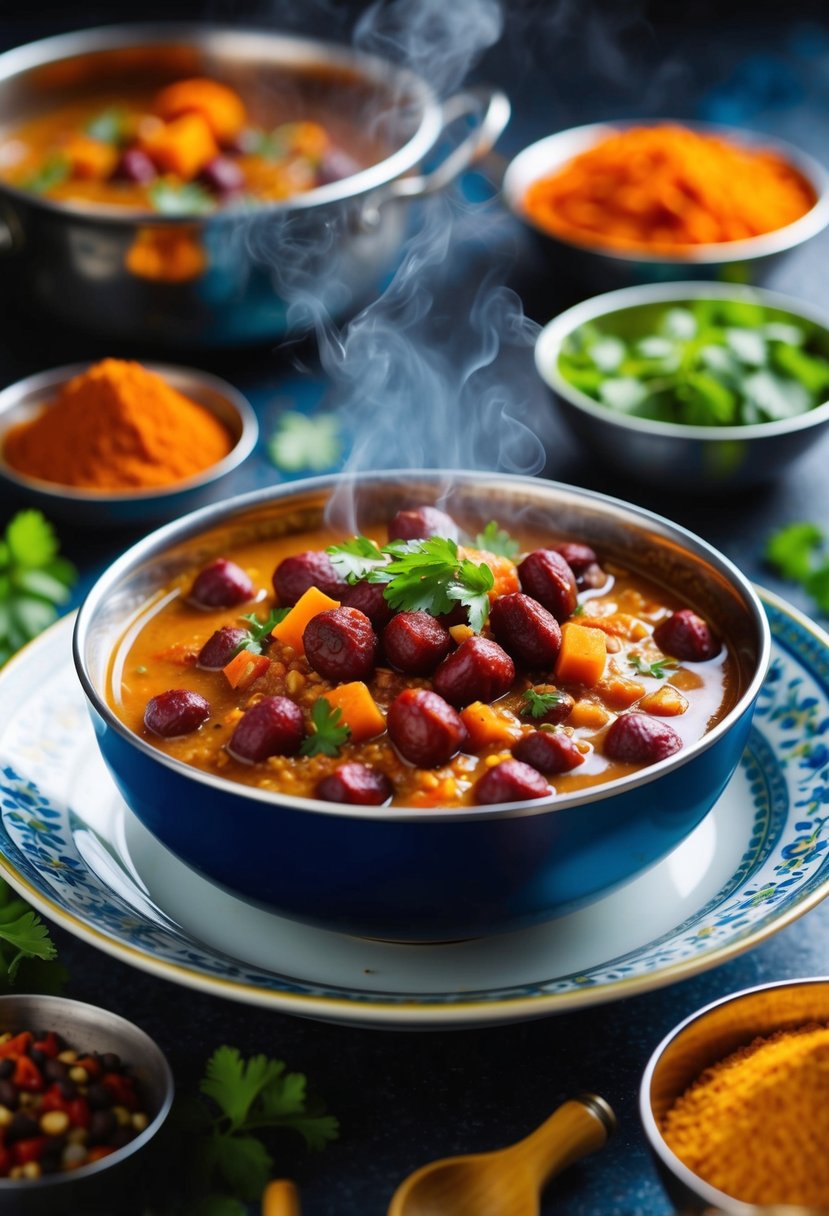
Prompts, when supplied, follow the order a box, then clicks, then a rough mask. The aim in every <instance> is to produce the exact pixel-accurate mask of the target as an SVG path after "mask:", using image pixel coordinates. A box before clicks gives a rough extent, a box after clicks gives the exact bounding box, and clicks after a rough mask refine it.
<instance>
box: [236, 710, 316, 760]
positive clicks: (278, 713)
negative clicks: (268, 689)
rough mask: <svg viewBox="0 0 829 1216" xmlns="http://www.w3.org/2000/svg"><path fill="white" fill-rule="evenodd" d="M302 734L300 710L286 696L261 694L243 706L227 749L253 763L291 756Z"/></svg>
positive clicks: (296, 748)
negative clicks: (246, 707)
mask: <svg viewBox="0 0 829 1216" xmlns="http://www.w3.org/2000/svg"><path fill="white" fill-rule="evenodd" d="M304 737H305V719H304V718H303V716H302V710H301V709H300V708H299V706H298V705H296V704H295V703H294V702H293V701H291V700H290V698H289V697H263V698H262V700H261V701H257V702H256V704H255V705H252V706H251V707H250V709H246V710H245V712H244V714H243V715H242V717H241V718H240V719H239V722H238V723H237V725H236V729H235V730H234V732H233V734H232V735H231V736H230V741H229V742H228V745H227V750H228V751H229V752H230V754H231V755H232V756H234V757H235V758H236V759H237V760H245V761H248V762H249V763H251V764H256V763H257V762H258V761H260V760H267V758H268V756H293V755H295V754H296V753H297V752H298V751H299V745H300V743H301V742H302V740H303V738H304Z"/></svg>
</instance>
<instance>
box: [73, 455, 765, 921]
mask: <svg viewBox="0 0 829 1216" xmlns="http://www.w3.org/2000/svg"><path fill="white" fill-rule="evenodd" d="M427 502H432V503H436V502H439V503H440V504H441V506H443V507H444V508H445V509H446V510H448V511H450V512H451V514H452V515H453V516H454V517H455V518H456V519H457V520H458V521H459V522H460V523H461V524H462V525H463V526H464V527H466V529H467V531H468V532H469V533H470V534H472V535H474V534H475V533H476V532H477V531H479V530H480V529H481V527H482V526H483V525H484V524H485V523H486V522H487V521H488V520H490V519H497V520H498V521H499V522H500V523H501V524H503V525H504V526H507V527H509V526H510V524H511V523H512V524H513V525H516V524H518V523H520V526H522V527H523V528H526V530H527V531H528V532H530V533H536V532H538V531H543V530H544V529H547V530H550V529H551V528H553V529H554V530H555V532H556V533H557V534H558V535H562V534H564V535H572V536H573V537H578V538H580V539H582V540H585V541H586V542H587V543H589V544H591V545H593V546H594V547H596V548H598V550H599V551H600V552H602V553H605V554H606V553H609V552H613V553H614V554H615V556H616V558H617V559H618V561H620V562H621V563H623V564H625V565H627V566H630V567H632V568H634V569H636V570H639V571H641V572H642V573H643V574H646V575H647V576H649V577H651V578H653V579H655V580H657V581H659V582H662V583H663V584H665V585H669V586H671V587H672V588H673V589H674V590H675V591H676V592H677V593H678V594H679V595H680V597H681V598H683V599H684V600H686V601H688V602H689V603H691V604H692V605H693V606H694V607H695V608H696V609H697V610H698V611H699V612H700V613H701V615H703V616H705V617H706V618H707V619H708V620H710V621H711V622H712V623H713V625H714V627H715V629H716V630H717V631H718V633H719V634H720V636H724V637H727V638H729V639H730V640H731V644H732V647H733V649H734V652H735V655H736V658H737V662H738V666H739V669H740V677H739V679H740V690H741V691H740V696H739V698H738V700H737V703H736V704H735V705H734V707H733V708H732V709H731V710H730V712H729V713H728V714H727V715H726V716H725V717H724V718H723V720H722V721H721V722H719V723H718V724H717V725H716V726H715V727H714V728H713V729H712V730H711V731H710V732H709V733H708V734H707V735H706V736H705V737H704V738H703V739H702V740H700V741H699V742H698V743H696V744H695V745H693V746H692V747H689V748H687V749H684V750H683V751H681V752H679V753H678V754H676V755H674V756H672V757H670V758H669V759H668V760H665V761H662V762H660V763H659V764H656V765H653V766H652V767H650V768H648V769H646V770H644V771H642V772H640V773H638V774H634V775H633V776H630V777H625V778H622V779H618V780H616V781H612V782H608V783H607V784H605V785H602V786H599V787H596V788H595V789H593V790H588V791H581V792H579V793H576V794H572V795H568V796H563V797H556V798H553V799H550V800H549V801H537V802H533V803H531V804H529V803H526V802H523V803H510V804H503V805H496V806H486V807H483V806H482V807H464V808H461V809H454V810H442V809H440V808H435V809H422V808H417V809H409V808H406V807H381V808H376V807H354V806H344V805H338V804H333V803H330V802H320V801H316V800H312V799H304V798H296V797H289V796H287V795H286V796H280V795H277V794H274V793H272V792H266V791H262V790H255V789H252V788H249V787H247V786H240V785H238V784H234V783H233V782H230V781H227V780H224V779H222V778H216V777H214V776H212V775H210V774H207V773H204V772H200V771H199V770H198V769H195V768H190V767H188V766H186V765H184V764H182V763H180V762H179V761H177V760H173V759H171V758H170V757H168V756H166V755H164V754H163V753H161V752H159V751H157V750H156V749H155V748H153V747H152V746H150V745H149V744H148V743H147V742H145V741H144V740H143V739H141V738H139V737H138V736H137V735H135V734H133V733H132V732H131V731H129V730H128V729H127V728H126V727H125V726H124V725H123V724H122V723H121V722H120V721H119V720H118V718H117V717H116V716H115V715H114V714H113V712H112V710H111V709H110V708H109V706H108V704H107V698H106V687H107V679H108V672H109V666H110V661H111V658H112V655H113V652H114V650H115V648H116V646H117V644H118V642H119V641H120V639H121V637H122V636H123V634H124V632H125V630H126V629H127V627H128V624H129V622H130V620H131V619H132V618H133V617H134V615H135V613H136V611H137V610H138V609H139V607H140V606H141V605H143V604H144V603H146V601H147V599H148V598H149V597H150V596H151V595H152V594H154V593H155V592H156V591H157V590H159V589H160V588H161V587H163V586H165V585H166V584H167V583H168V582H169V580H170V579H171V578H173V577H175V575H176V574H177V573H179V572H181V571H182V570H184V569H191V568H192V567H193V566H194V565H199V564H202V563H204V562H206V561H208V560H210V559H211V558H212V557H216V556H219V555H221V554H223V553H227V551H228V549H229V548H232V546H233V544H234V543H239V542H240V541H241V540H243V539H245V538H250V537H252V536H253V535H254V534H255V535H257V536H260V537H261V536H267V535H271V536H276V535H285V534H290V533H298V532H302V531H305V530H306V529H308V528H314V527H319V526H320V525H321V523H322V521H323V516H324V515H326V512H327V516H326V518H327V519H328V521H329V522H330V523H331V524H332V525H333V526H334V527H337V528H341V529H342V530H343V531H344V532H347V531H353V530H354V529H355V522H354V521H355V520H356V521H359V524H360V525H362V526H366V525H367V524H368V523H370V522H372V521H376V522H378V523H379V522H381V521H383V522H385V521H387V520H388V519H389V518H390V517H391V516H392V515H393V514H394V512H395V511H397V510H398V509H399V508H400V507H402V506H411V505H413V504H419V503H427ZM769 646H770V641H769V630H768V625H767V622H766V618H765V614H764V612H763V609H762V606H761V604H760V602H759V600H758V599H757V597H756V595H755V593H754V591H753V590H752V588H751V585H750V584H749V583H748V582H747V581H746V579H745V578H744V577H743V576H742V575H741V574H740V572H739V571H738V570H737V569H735V567H734V566H732V565H731V563H730V562H728V561H727V560H726V559H725V558H724V557H722V556H721V555H720V554H718V553H717V552H716V551H715V550H714V549H712V548H711V547H710V546H708V545H707V544H705V542H703V541H701V540H698V539H697V538H696V537H694V536H692V535H691V534H690V533H688V532H685V531H684V530H683V529H681V528H679V527H677V526H675V525H674V524H671V523H669V522H668V521H667V520H665V519H662V518H660V517H659V516H656V515H653V514H650V513H649V512H646V511H642V510H639V509H637V508H634V507H630V506H628V505H626V504H625V503H622V502H619V501H617V500H615V499H611V498H606V497H604V496H602V495H598V494H592V493H589V492H587V491H584V490H579V489H574V488H572V487H569V486H564V485H558V484H555V483H551V482H547V481H537V480H534V479H532V478H522V477H510V476H497V475H494V474H488V473H456V472H429V473H412V472H408V471H400V470H392V471H389V472H383V473H378V474H369V475H366V476H364V477H359V478H357V479H353V480H352V479H349V478H341V477H331V478H317V479H314V480H310V481H305V482H300V483H294V484H292V485H286V486H280V487H277V488H275V489H269V490H266V491H264V492H257V493H255V494H251V495H246V496H244V497H242V498H238V499H236V500H234V501H231V502H228V503H225V504H222V505H217V506H214V507H209V508H206V509H204V510H202V511H198V512H196V513H194V514H193V515H190V516H188V517H186V518H185V519H182V520H179V521H177V522H175V523H173V524H169V525H167V526H166V527H164V528H161V529H160V530H159V531H157V532H155V533H153V534H152V535H151V536H149V537H147V538H145V539H144V540H142V541H141V542H139V543H138V544H137V545H135V546H134V547H133V548H132V549H130V550H129V551H128V552H127V553H126V554H125V555H124V556H123V557H122V558H121V559H120V560H119V561H117V562H116V563H115V564H114V565H113V566H112V567H110V569H109V570H108V571H107V572H106V574H105V575H104V576H103V577H102V578H101V579H100V580H99V582H98V583H97V584H96V585H95V587H94V588H93V589H92V591H91V592H90V594H89V596H88V598H87V599H86V601H85V603H84V604H83V606H82V608H81V611H80V613H79V616H78V621H77V626H76V630H75V639H74V655H75V663H76V667H77V670H78V673H79V676H80V679H81V683H82V685H83V688H84V691H85V693H86V696H87V698H88V701H89V705H90V709H91V712H92V717H93V720H94V724H95V729H96V732H97V738H98V743H99V745H100V748H101V751H102V753H103V756H104V759H105V761H106V762H107V764H108V766H109V768H110V769H111V771H112V774H113V776H114V778H115V781H116V783H117V784H118V787H119V789H120V790H121V792H122V794H123V796H124V798H125V800H126V801H127V803H128V804H129V806H130V807H131V808H132V809H133V811H134V812H135V813H136V815H137V816H138V818H139V819H140V820H141V821H142V822H143V823H144V824H145V825H146V826H147V827H148V828H149V829H150V831H152V832H153V833H154V834H155V835H156V836H157V837H158V839H159V840H160V841H161V842H162V843H163V844H164V845H165V846H166V847H168V848H169V849H171V850H172V851H173V852H174V853H175V854H177V855H178V856H179V857H180V858H181V859H182V860H184V861H185V862H187V863H188V864H190V865H191V866H193V867H195V868H196V869H197V870H198V871H200V872H201V873H203V874H205V875H207V877H209V878H210V879H212V880H213V881H215V882H217V883H219V884H220V885H221V886H223V887H226V888H228V889H229V890H231V891H233V892H235V893H236V894H240V895H242V896H243V897H245V898H247V899H249V900H251V901H253V902H257V903H261V904H264V905H267V906H268V907H270V908H273V909H276V910H278V911H279V912H280V913H282V914H284V915H287V916H291V917H294V918H296V919H298V920H303V921H308V922H311V923H314V924H318V925H322V926H327V927H329V928H336V929H338V930H340V931H343V930H345V931H350V932H354V933H358V934H363V935H368V936H373V937H381V938H386V939H394V940H400V941H440V940H444V941H445V940H450V939H453V938H460V937H469V936H475V935H480V934H487V933H493V932H498V931H504V930H508V929H515V928H518V927H520V926H523V925H528V924H532V923H534V922H539V921H543V920H545V919H549V918H550V917H552V916H554V915H557V914H558V913H560V912H561V911H562V910H564V909H567V908H570V907H573V906H576V905H578V904H581V903H586V902H588V901H590V900H592V899H595V898H597V897H598V896H601V895H603V894H605V893H606V892H607V891H608V890H609V889H611V888H612V887H615V886H617V885H619V884H621V883H623V882H625V881H626V880H627V879H629V878H631V877H633V875H635V874H636V873H638V872H640V871H641V870H643V869H645V868H646V867H647V866H650V865H652V864H653V863H654V862H656V861H657V860H659V858H661V857H663V856H664V855H665V854H666V853H668V852H669V851H670V850H671V849H673V848H674V847H675V846H676V845H678V844H679V843H680V842H681V841H682V840H683V839H684V838H685V837H686V836H687V835H688V834H689V833H690V832H691V831H692V830H693V828H694V827H695V826H696V825H697V824H698V823H699V822H700V820H701V819H702V818H703V817H704V816H705V814H706V813H707V812H708V810H709V809H710V808H711V806H712V805H713V804H714V802H715V801H716V799H717V797H718V796H719V794H720V792H721V791H722V789H723V788H724V786H725V785H726V783H727V782H728V780H729V778H730V777H731V774H732V773H733V771H734V769H735V767H736V765H737V763H738V760H739V758H740V755H741V753H742V751H743V747H744V745H745V741H746V736H747V733H748V729H749V726H750V722H751V715H752V711H753V707H754V702H755V699H756V697H757V694H758V692H759V689H760V686H761V684H762V682H763V677H764V675H765V671H766V666H767V663H768V656H769Z"/></svg>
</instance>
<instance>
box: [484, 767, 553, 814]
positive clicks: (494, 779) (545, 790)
mask: <svg viewBox="0 0 829 1216" xmlns="http://www.w3.org/2000/svg"><path fill="white" fill-rule="evenodd" d="M550 792H551V790H550V787H549V785H548V784H547V782H546V781H545V780H544V778H543V777H542V776H541V773H539V772H538V770H537V769H534V768H532V767H531V766H530V765H529V764H522V762H521V761H520V760H502V761H501V763H500V764H495V765H493V767H492V768H490V769H487V771H486V772H485V773H484V775H483V777H480V778H479V779H478V781H477V783H476V785H475V789H474V797H475V801H476V802H477V803H479V804H480V805H484V806H490V805H491V804H492V803H494V802H524V801H526V800H527V799H530V798H543V797H544V796H545V795H546V794H549V793H550Z"/></svg>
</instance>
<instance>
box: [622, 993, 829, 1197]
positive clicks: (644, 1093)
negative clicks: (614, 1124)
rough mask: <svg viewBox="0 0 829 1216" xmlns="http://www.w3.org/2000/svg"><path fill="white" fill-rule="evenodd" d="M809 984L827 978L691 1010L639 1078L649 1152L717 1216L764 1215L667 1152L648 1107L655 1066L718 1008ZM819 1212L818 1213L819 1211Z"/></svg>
mask: <svg viewBox="0 0 829 1216" xmlns="http://www.w3.org/2000/svg"><path fill="white" fill-rule="evenodd" d="M813 984H825V985H829V975H812V976H803V977H802V978H799V979H787V980H770V981H768V982H767V983H764V984H754V985H752V987H750V988H741V989H740V990H739V991H738V992H729V993H726V995H725V996H721V997H717V999H716V1000H714V1001H710V1002H709V1003H708V1004H707V1005H703V1006H702V1007H701V1008H700V1009H696V1010H694V1012H693V1013H690V1014H688V1016H687V1017H685V1018H683V1019H682V1021H681V1022H678V1023H677V1025H676V1026H674V1027H673V1029H672V1030H669V1031H668V1033H667V1034H666V1035H665V1036H664V1038H663V1039H662V1040H661V1041H660V1042H659V1043H658V1044H657V1046H656V1047H655V1048H654V1050H653V1052H652V1053H651V1055H650V1057H649V1059H648V1062H647V1064H646V1065H645V1071H644V1072H643V1074H642V1080H641V1081H640V1083H639V1118H640V1121H641V1124H642V1127H643V1130H644V1132H645V1136H646V1138H647V1141H648V1144H649V1145H650V1147H651V1149H652V1151H653V1152H654V1153H655V1154H656V1156H657V1157H658V1158H659V1160H660V1161H661V1162H662V1164H663V1165H664V1166H665V1168H666V1170H667V1171H668V1172H669V1173H670V1174H672V1175H673V1176H674V1177H675V1178H676V1179H677V1181H678V1182H679V1183H680V1184H681V1185H682V1186H684V1187H685V1188H686V1189H687V1190H688V1191H689V1192H691V1193H692V1194H694V1195H695V1196H697V1197H698V1198H699V1199H701V1200H702V1201H703V1202H704V1203H705V1204H706V1205H707V1208H711V1209H714V1210H715V1211H716V1212H717V1214H718V1216H720V1214H721V1216H757V1214H758V1213H762V1212H765V1211H766V1210H767V1209H766V1208H764V1207H761V1208H758V1207H757V1206H756V1205H755V1204H751V1203H746V1202H744V1201H743V1200H740V1199H735V1198H734V1197H733V1195H729V1194H727V1192H725V1191H721V1190H719V1188H718V1187H715V1186H712V1185H711V1183H710V1182H706V1181H705V1180H704V1179H702V1178H700V1176H699V1175H698V1174H695V1173H694V1171H693V1170H692V1169H690V1168H689V1167H688V1166H687V1165H685V1163H684V1162H683V1161H681V1160H680V1158H679V1157H677V1155H676V1154H675V1153H674V1152H673V1150H672V1149H670V1148H668V1145H667V1144H666V1143H665V1139H664V1137H663V1135H662V1133H661V1132H660V1130H659V1127H658V1125H657V1122H656V1119H655V1118H654V1114H653V1109H652V1107H651V1100H650V1089H651V1082H652V1080H653V1074H654V1073H655V1071H656V1069H657V1068H658V1066H659V1062H660V1060H661V1058H662V1055H663V1053H664V1052H665V1051H666V1049H667V1048H668V1047H669V1046H670V1045H671V1043H672V1042H673V1041H674V1039H676V1038H678V1037H679V1035H680V1034H682V1032H683V1031H684V1030H686V1029H687V1028H688V1027H689V1026H691V1025H693V1024H694V1023H695V1022H699V1021H702V1020H703V1019H704V1018H705V1017H706V1016H707V1015H708V1014H709V1013H712V1012H713V1011H714V1010H715V1009H719V1008H720V1007H721V1006H724V1005H729V1004H732V1003H734V1002H737V1001H741V1000H743V999H744V998H746V997H751V996H753V995H754V994H755V993H757V992H768V991H770V990H772V989H775V988H803V987H809V986H810V985H813ZM768 1210H769V1212H770V1213H775V1212H780V1213H781V1214H782V1213H787V1212H791V1216H796V1214H797V1213H802V1214H803V1216H810V1213H812V1212H813V1211H814V1212H815V1216H818V1212H817V1211H816V1210H815V1209H812V1208H802V1207H798V1206H792V1207H789V1206H788V1205H783V1206H782V1207H780V1206H777V1205H775V1206H773V1207H771V1208H770V1209H768ZM821 1211H822V1209H821Z"/></svg>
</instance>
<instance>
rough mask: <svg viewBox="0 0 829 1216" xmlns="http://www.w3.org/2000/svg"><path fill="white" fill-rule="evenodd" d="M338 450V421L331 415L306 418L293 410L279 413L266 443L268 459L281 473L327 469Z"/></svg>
mask: <svg viewBox="0 0 829 1216" xmlns="http://www.w3.org/2000/svg"><path fill="white" fill-rule="evenodd" d="M341 450H342V444H341V441H340V429H339V422H338V420H337V418H336V416H335V415H334V414H317V415H316V417H313V418H309V417H307V416H306V415H305V414H300V413H298V412H296V411H294V410H286V411H285V412H284V413H283V414H282V416H281V417H280V419H279V423H278V425H277V429H276V431H275V432H274V434H273V435H272V437H271V440H270V442H269V444H268V454H269V455H270V458H271V460H272V461H273V463H274V464H275V465H276V467H277V468H278V469H282V470H283V471H284V472H285V473H299V472H302V471H303V470H305V469H310V470H312V471H314V472H320V471H321V470H322V469H330V468H331V467H332V466H333V465H336V463H337V461H338V460H339V458H340V453H341Z"/></svg>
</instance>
